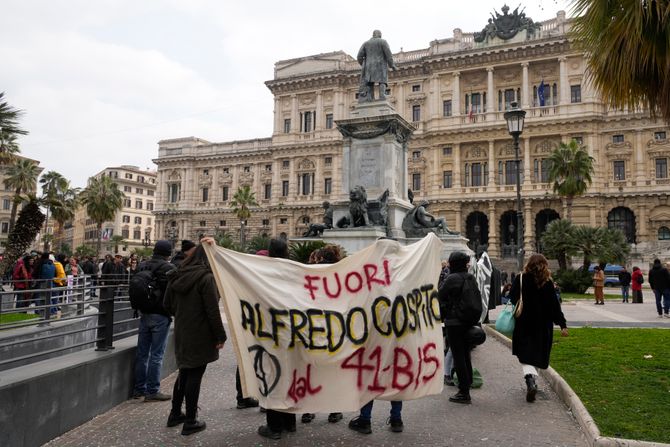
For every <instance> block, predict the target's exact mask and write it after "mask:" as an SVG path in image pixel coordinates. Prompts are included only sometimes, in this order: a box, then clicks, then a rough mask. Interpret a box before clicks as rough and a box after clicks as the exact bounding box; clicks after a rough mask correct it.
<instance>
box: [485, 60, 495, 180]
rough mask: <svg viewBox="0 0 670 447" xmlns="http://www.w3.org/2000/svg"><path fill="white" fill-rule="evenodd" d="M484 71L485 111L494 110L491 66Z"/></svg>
mask: <svg viewBox="0 0 670 447" xmlns="http://www.w3.org/2000/svg"><path fill="white" fill-rule="evenodd" d="M486 72H487V74H488V84H487V89H486V96H487V97H488V98H487V99H486V101H487V103H486V111H487V112H495V103H496V98H495V90H494V88H493V67H486ZM489 178H490V177H489Z"/></svg>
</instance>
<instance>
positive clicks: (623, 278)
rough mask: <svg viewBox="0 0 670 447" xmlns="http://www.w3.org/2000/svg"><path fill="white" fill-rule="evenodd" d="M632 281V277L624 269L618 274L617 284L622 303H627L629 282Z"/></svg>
mask: <svg viewBox="0 0 670 447" xmlns="http://www.w3.org/2000/svg"><path fill="white" fill-rule="evenodd" d="M631 280H632V277H631V275H630V272H629V271H628V270H626V267H624V268H623V269H622V270H621V271H620V272H619V284H621V301H622V302H623V303H627V302H628V297H629V295H628V290H629V289H630V282H631Z"/></svg>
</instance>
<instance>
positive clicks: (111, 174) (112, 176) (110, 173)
mask: <svg viewBox="0 0 670 447" xmlns="http://www.w3.org/2000/svg"><path fill="white" fill-rule="evenodd" d="M108 174H109V176H110V177H111V178H119V173H118V172H117V171H109V172H108Z"/></svg>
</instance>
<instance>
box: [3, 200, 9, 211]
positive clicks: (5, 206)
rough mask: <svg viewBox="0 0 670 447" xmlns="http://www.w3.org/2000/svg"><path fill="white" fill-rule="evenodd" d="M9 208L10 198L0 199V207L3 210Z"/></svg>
mask: <svg viewBox="0 0 670 447" xmlns="http://www.w3.org/2000/svg"><path fill="white" fill-rule="evenodd" d="M10 208H11V200H9V199H2V209H3V210H8V209H10Z"/></svg>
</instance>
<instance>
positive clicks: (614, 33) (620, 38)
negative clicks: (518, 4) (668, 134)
mask: <svg viewBox="0 0 670 447" xmlns="http://www.w3.org/2000/svg"><path fill="white" fill-rule="evenodd" d="M573 14H574V15H575V16H576V18H575V22H574V25H573V27H572V33H573V36H574V38H575V40H576V42H577V44H578V45H579V46H580V47H581V48H582V49H583V50H584V51H585V52H586V54H587V56H586V58H587V64H588V67H589V71H590V72H591V77H592V79H593V82H594V84H595V86H596V88H597V89H598V90H599V91H600V93H601V94H602V96H603V98H604V99H605V100H606V101H608V102H609V103H610V104H611V105H612V106H614V107H616V108H622V107H624V106H627V107H628V108H629V109H635V108H636V107H638V106H639V105H644V106H646V107H648V108H649V110H650V112H651V113H652V116H654V115H655V114H656V113H657V112H660V114H661V116H662V117H663V119H664V120H665V121H666V122H670V3H669V2H668V0H643V1H639V0H574V2H573ZM612 61H625V63H613V62H612Z"/></svg>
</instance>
